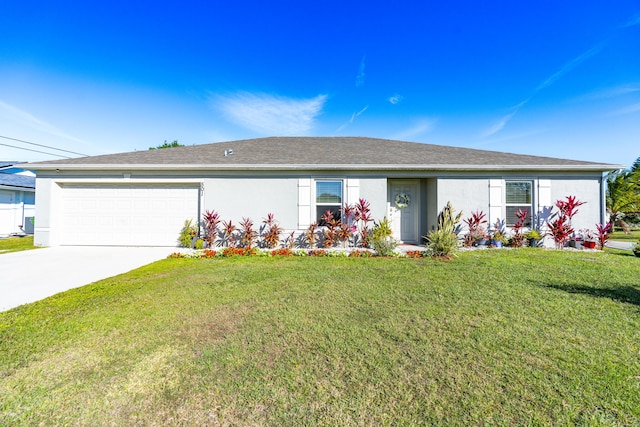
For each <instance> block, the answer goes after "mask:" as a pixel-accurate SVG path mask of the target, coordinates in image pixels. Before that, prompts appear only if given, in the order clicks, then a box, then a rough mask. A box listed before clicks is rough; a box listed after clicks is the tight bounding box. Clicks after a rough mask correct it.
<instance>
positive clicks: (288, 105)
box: [212, 92, 327, 135]
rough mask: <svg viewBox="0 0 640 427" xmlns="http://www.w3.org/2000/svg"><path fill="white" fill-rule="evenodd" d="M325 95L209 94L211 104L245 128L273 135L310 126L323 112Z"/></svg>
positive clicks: (306, 130) (300, 132) (299, 133)
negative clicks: (299, 97) (212, 95)
mask: <svg viewBox="0 0 640 427" xmlns="http://www.w3.org/2000/svg"><path fill="white" fill-rule="evenodd" d="M326 100H327V96H326V95H318V96H316V97H315V98H311V99H294V98H286V97H282V96H275V95H268V94H263V93H257V94H256V93H248V92H240V93H237V94H234V95H226V96H222V95H218V96H214V97H213V98H212V103H213V106H214V108H216V109H219V110H220V111H222V113H223V114H224V116H225V117H226V118H227V119H228V120H230V121H232V122H234V123H236V124H237V125H239V126H242V127H244V128H247V129H251V130H253V131H255V132H260V133H268V134H274V135H301V134H305V133H307V132H308V131H309V130H310V129H311V128H312V126H313V123H314V121H315V119H316V117H317V116H318V115H319V114H320V113H322V108H323V107H324V104H325V102H326Z"/></svg>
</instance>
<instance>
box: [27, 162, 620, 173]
mask: <svg viewBox="0 0 640 427" xmlns="http://www.w3.org/2000/svg"><path fill="white" fill-rule="evenodd" d="M19 166H20V167H22V168H25V169H29V170H33V171H57V172H62V171H415V172H421V171H425V172H426V171H429V172H434V171H442V172H459V171H484V172H496V171H578V172H606V171H611V170H616V169H624V166H622V165H611V164H606V163H593V164H587V165H466V164H455V165H449V164H431V165H429V164H409V165H404V164H384V165H354V164H345V165H336V164H238V163H234V164H73V163H68V164H63V163H58V164H44V163H43V164H37V163H34V164H22V165H19Z"/></svg>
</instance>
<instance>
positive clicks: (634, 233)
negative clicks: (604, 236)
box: [609, 229, 640, 242]
mask: <svg viewBox="0 0 640 427" xmlns="http://www.w3.org/2000/svg"><path fill="white" fill-rule="evenodd" d="M609 238H610V239H611V240H633V241H636V242H637V241H638V240H640V230H635V229H634V230H631V234H625V233H624V232H623V231H616V232H614V233H611V236H610V237H609Z"/></svg>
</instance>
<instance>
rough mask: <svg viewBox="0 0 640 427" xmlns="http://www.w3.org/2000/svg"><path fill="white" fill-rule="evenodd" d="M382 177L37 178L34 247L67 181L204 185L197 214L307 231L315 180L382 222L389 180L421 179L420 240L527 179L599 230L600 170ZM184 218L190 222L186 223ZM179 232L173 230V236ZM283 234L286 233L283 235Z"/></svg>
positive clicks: (50, 224) (499, 211)
mask: <svg viewBox="0 0 640 427" xmlns="http://www.w3.org/2000/svg"><path fill="white" fill-rule="evenodd" d="M439 175H440V176H437V175H436V174H435V173H428V174H427V173H421V172H415V173H406V172H403V173H402V174H401V175H400V174H395V175H394V173H388V174H381V173H379V172H376V173H374V172H367V171H362V172H355V171H349V172H340V171H335V172H325V173H321V172H319V173H309V172H304V171H303V172H295V171H291V172H279V173H275V172H268V171H263V172H253V173H245V174H240V173H216V174H214V173H209V174H207V173H197V172H195V171H194V172H180V173H178V172H173V173H171V172H164V173H159V172H155V173H151V172H149V173H135V172H133V173H131V172H123V171H120V172H110V173H109V174H106V173H100V172H95V173H88V172H84V173H75V174H74V173H65V172H63V173H51V174H49V175H47V174H45V173H40V174H39V176H38V178H37V180H36V194H37V204H36V212H35V216H36V224H35V244H36V245H41V246H55V245H59V244H60V242H61V237H62V236H60V232H61V231H60V230H61V229H62V227H61V223H62V218H60V215H61V214H60V212H62V211H63V209H62V206H61V204H62V186H63V185H65V184H66V183H106V184H114V183H115V184H118V183H120V184H134V183H137V182H144V183H147V184H148V183H155V184H162V183H190V184H194V185H200V186H201V188H202V190H203V191H202V195H201V202H200V214H202V213H204V211H205V210H215V211H216V212H218V213H219V214H220V216H221V218H222V219H224V220H232V221H233V222H234V223H236V224H238V223H239V222H240V221H241V220H242V218H243V217H248V218H251V219H252V220H253V221H254V224H255V225H256V228H257V227H259V225H260V224H261V222H262V220H263V218H265V217H266V215H267V214H268V213H274V215H275V218H276V219H277V220H278V221H279V222H280V225H281V227H283V228H284V229H285V230H287V231H288V232H290V231H292V230H297V231H299V232H301V231H303V230H304V229H306V228H307V227H308V224H309V222H310V221H313V220H315V199H314V195H315V194H314V191H315V190H314V187H313V186H314V181H315V180H316V179H337V180H341V181H342V182H343V195H344V196H343V199H344V202H345V203H349V204H353V203H356V202H357V201H358V199H359V198H364V199H366V200H367V201H369V203H370V205H371V216H372V217H373V218H374V219H375V220H376V221H377V220H380V219H382V218H383V217H384V216H385V215H387V212H388V210H389V203H390V201H389V200H388V191H387V190H388V182H389V180H390V179H416V180H417V182H419V186H420V190H419V191H420V201H419V203H420V212H419V217H420V218H419V231H420V236H425V235H426V234H427V233H428V231H430V230H432V229H434V228H436V227H437V215H438V213H439V212H440V211H441V210H442V208H443V207H444V205H445V204H446V203H447V201H451V203H452V205H453V207H454V209H455V210H456V211H458V212H459V211H461V210H462V211H463V212H464V214H463V215H464V216H465V217H466V216H468V215H470V213H471V212H473V211H475V210H476V209H478V210H482V211H484V212H485V213H487V214H488V216H489V217H490V220H491V221H495V219H496V218H502V217H503V216H504V203H503V202H504V182H505V180H508V179H527V180H531V181H532V182H533V183H534V202H533V203H534V204H535V208H536V209H537V210H541V209H542V208H547V210H550V209H551V207H552V206H553V203H554V202H555V201H556V200H558V199H561V198H564V197H565V196H567V195H575V196H577V197H578V199H580V200H583V201H586V202H587V204H586V205H584V206H581V207H580V213H579V214H578V215H577V216H576V217H575V219H574V226H575V228H576V229H579V228H587V227H588V228H591V229H593V228H595V224H596V223H597V222H600V217H601V215H602V212H601V207H602V203H601V197H602V195H601V194H602V193H601V188H602V187H601V179H602V175H601V174H600V173H597V172H594V173H567V174H565V175H560V174H557V173H555V174H551V173H546V174H545V173H531V174H519V175H515V174H502V173H498V172H496V173H487V174H478V173H472V172H468V173H465V172H458V173H442V174H439ZM185 219H187V218H185ZM193 219H195V218H193ZM198 219H200V218H198ZM178 233H179V230H176V235H177V234H178ZM283 237H284V236H283Z"/></svg>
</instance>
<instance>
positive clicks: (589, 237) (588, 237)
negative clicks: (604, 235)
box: [578, 228, 598, 249]
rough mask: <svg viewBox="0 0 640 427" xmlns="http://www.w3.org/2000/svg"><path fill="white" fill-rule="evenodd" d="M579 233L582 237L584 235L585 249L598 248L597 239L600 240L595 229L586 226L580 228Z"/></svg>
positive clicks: (583, 243)
mask: <svg viewBox="0 0 640 427" xmlns="http://www.w3.org/2000/svg"><path fill="white" fill-rule="evenodd" d="M578 233H579V234H580V237H582V245H583V246H584V247H585V249H595V248H596V240H598V235H597V234H596V232H595V231H593V230H589V229H588V228H584V229H582V230H579V231H578Z"/></svg>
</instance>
